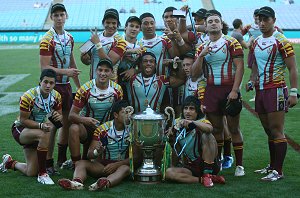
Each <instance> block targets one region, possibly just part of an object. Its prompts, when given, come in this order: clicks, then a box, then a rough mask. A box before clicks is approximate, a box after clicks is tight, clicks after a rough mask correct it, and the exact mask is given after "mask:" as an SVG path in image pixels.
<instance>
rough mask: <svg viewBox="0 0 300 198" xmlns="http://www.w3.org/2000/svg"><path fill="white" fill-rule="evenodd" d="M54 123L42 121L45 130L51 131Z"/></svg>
mask: <svg viewBox="0 0 300 198" xmlns="http://www.w3.org/2000/svg"><path fill="white" fill-rule="evenodd" d="M52 127H53V125H51V124H50V123H49V122H44V123H42V130H43V131H44V132H50V131H51V128H52Z"/></svg>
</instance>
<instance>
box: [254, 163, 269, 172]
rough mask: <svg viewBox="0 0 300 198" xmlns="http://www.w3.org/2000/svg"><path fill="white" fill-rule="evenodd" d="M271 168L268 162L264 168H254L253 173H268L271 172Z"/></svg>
mask: <svg viewBox="0 0 300 198" xmlns="http://www.w3.org/2000/svg"><path fill="white" fill-rule="evenodd" d="M272 171H273V170H272V169H271V167H270V164H268V165H267V166H266V167H265V168H263V169H258V170H255V171H254V173H259V174H268V173H271V172H272Z"/></svg>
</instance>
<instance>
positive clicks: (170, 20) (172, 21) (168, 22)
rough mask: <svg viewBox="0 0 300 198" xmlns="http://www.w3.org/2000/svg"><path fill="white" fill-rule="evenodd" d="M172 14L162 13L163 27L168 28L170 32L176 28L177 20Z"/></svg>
mask: <svg viewBox="0 0 300 198" xmlns="http://www.w3.org/2000/svg"><path fill="white" fill-rule="evenodd" d="M172 15H173V12H172V11H171V12H165V13H164V17H163V19H164V24H165V27H169V28H170V29H171V30H174V29H175V28H176V27H177V21H178V20H177V19H176V17H173V16H172Z"/></svg>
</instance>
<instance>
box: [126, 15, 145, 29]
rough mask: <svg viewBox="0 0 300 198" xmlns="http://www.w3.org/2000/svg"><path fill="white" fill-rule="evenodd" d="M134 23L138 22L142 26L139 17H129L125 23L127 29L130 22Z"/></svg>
mask: <svg viewBox="0 0 300 198" xmlns="http://www.w3.org/2000/svg"><path fill="white" fill-rule="evenodd" d="M132 21H136V22H138V24H140V25H141V24H142V21H141V19H140V18H139V17H137V16H130V17H128V19H127V20H126V23H125V27H127V25H128V23H129V22H132Z"/></svg>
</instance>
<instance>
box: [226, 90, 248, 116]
mask: <svg viewBox="0 0 300 198" xmlns="http://www.w3.org/2000/svg"><path fill="white" fill-rule="evenodd" d="M221 107H222V109H223V112H224V114H225V115H230V116H232V117H234V116H237V115H238V114H239V113H240V112H241V110H242V107H243V104H242V99H241V95H240V93H239V94H238V98H237V99H235V100H230V101H228V99H225V100H224V101H222V102H221Z"/></svg>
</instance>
